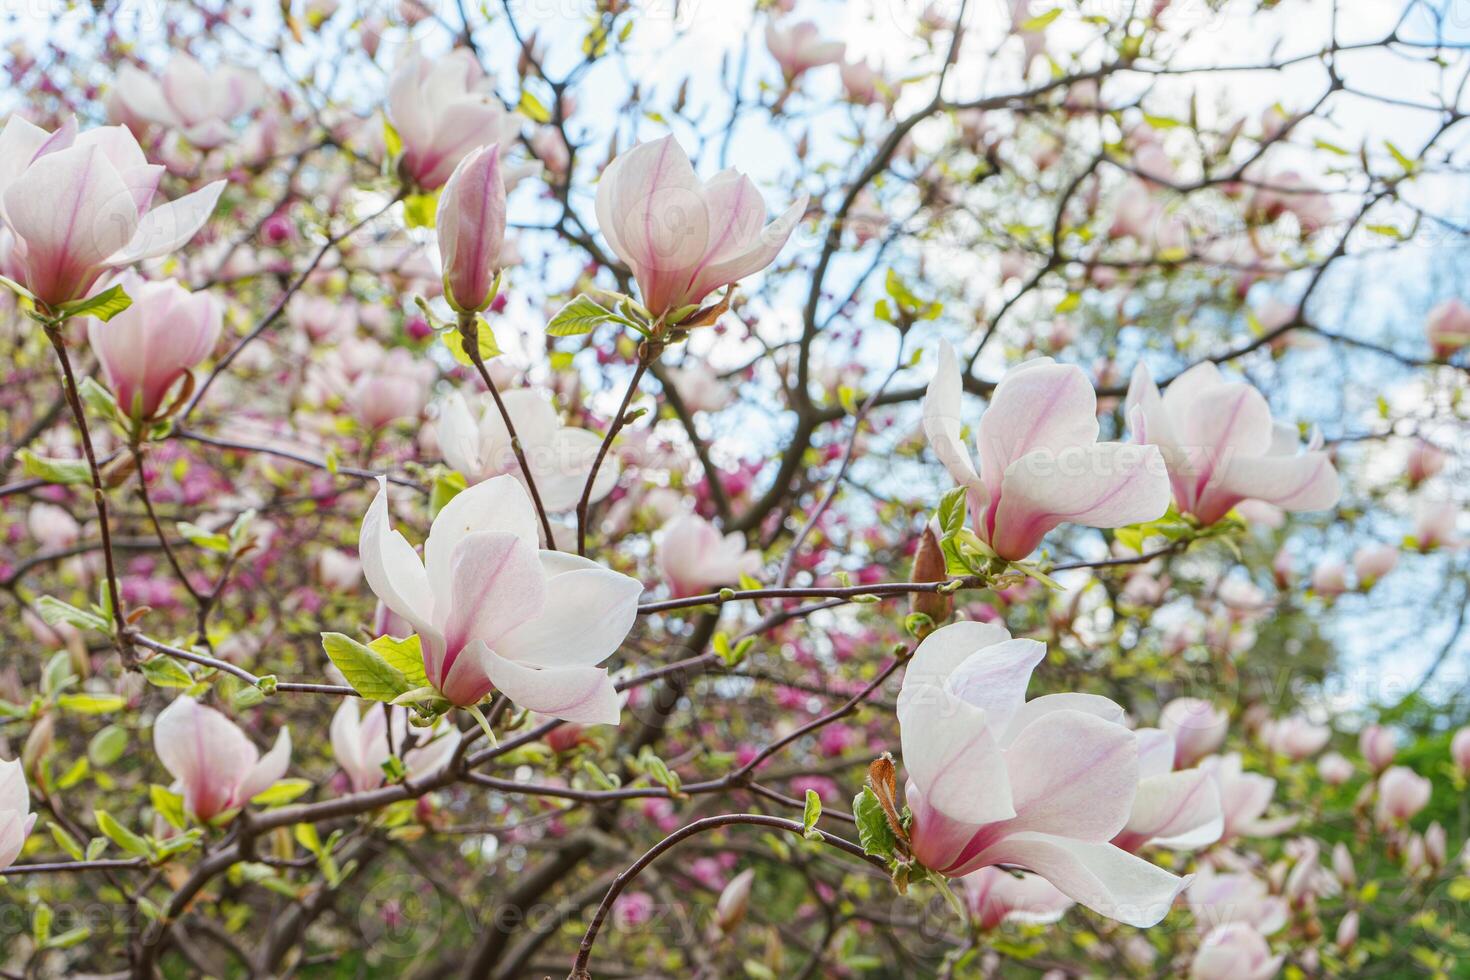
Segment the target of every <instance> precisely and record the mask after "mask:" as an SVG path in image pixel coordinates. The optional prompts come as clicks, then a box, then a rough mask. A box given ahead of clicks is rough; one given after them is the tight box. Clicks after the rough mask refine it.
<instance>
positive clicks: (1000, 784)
mask: <svg viewBox="0 0 1470 980" xmlns="http://www.w3.org/2000/svg"><path fill="white" fill-rule="evenodd" d="M898 724H899V737H900V742H901V745H902V750H903V764H904V766H905V768H906V769H907V770H908V774H909V777H910V778H911V779H912V780H913V782H914V784H915V785H916V786H918V788H919V790H920V792H921V793H923V795H924V798H925V800H926V801H927V802H928V804H929V805H930V806H932V807H933V808H934V809H935V810H938V811H939V812H940V813H942V814H944V815H945V816H947V817H950V818H951V819H954V820H958V821H963V822H965V823H967V824H983V823H991V822H993V821H999V820H1006V819H1008V818H1010V817H1012V816H1014V815H1015V809H1014V808H1013V806H1012V804H1011V789H1010V782H1009V779H1008V777H1007V771H1006V765H1005V758H1004V757H1003V756H1002V755H1001V752H1000V749H999V747H997V745H996V744H995V738H994V736H993V735H991V732H990V725H989V723H988V721H987V719H986V717H985V712H984V710H982V709H980V708H977V707H975V706H974V705H971V704H967V703H966V702H964V701H962V700H960V699H959V698H957V697H955V696H954V695H953V694H950V693H949V692H948V691H947V690H945V689H944V687H942V686H940V685H938V684H928V683H923V682H918V683H915V684H913V685H906V688H905V690H904V692H903V694H902V695H900V698H899V704H898Z"/></svg>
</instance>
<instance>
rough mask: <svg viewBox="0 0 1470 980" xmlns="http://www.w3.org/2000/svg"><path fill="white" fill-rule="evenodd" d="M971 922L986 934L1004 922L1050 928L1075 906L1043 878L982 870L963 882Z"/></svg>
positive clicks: (989, 869)
mask: <svg viewBox="0 0 1470 980" xmlns="http://www.w3.org/2000/svg"><path fill="white" fill-rule="evenodd" d="M960 886H961V888H962V889H963V890H962V892H961V896H962V898H963V900H964V903H965V908H966V909H967V910H968V911H969V913H970V921H972V922H973V923H975V925H976V927H978V928H980V929H983V930H990V929H995V928H996V927H998V926H999V925H1000V924H1001V923H1003V922H1019V923H1024V924H1026V925H1048V924H1050V923H1052V922H1056V921H1057V920H1058V919H1060V918H1061V917H1062V916H1063V915H1065V914H1066V912H1067V910H1068V909H1069V908H1071V907H1072V906H1073V905H1074V904H1075V903H1074V902H1073V901H1072V900H1071V899H1070V898H1068V897H1067V896H1066V895H1064V894H1063V893H1062V892H1061V891H1060V890H1058V888H1057V886H1056V885H1053V884H1052V883H1051V882H1049V881H1047V880H1046V879H1045V878H1043V877H1042V876H1041V875H1034V874H1016V873H1013V872H1011V871H1004V870H1002V869H1000V868H981V869H980V870H979V871H976V872H973V873H971V874H967V875H965V876H964V877H963V878H961V879H960Z"/></svg>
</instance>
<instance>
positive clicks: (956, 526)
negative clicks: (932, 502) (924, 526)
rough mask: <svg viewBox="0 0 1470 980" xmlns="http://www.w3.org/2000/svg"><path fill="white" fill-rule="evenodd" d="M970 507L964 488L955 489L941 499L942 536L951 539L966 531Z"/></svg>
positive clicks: (940, 525)
mask: <svg viewBox="0 0 1470 980" xmlns="http://www.w3.org/2000/svg"><path fill="white" fill-rule="evenodd" d="M968 506H969V501H968V500H967V498H966V494H965V488H964V487H955V488H954V489H953V490H950V491H948V492H946V493H945V495H944V496H943V497H940V498H939V514H938V517H939V531H940V536H941V537H945V538H949V537H953V536H954V535H956V534H959V533H960V532H961V531H963V530H964V529H965V511H966V509H967V507H968Z"/></svg>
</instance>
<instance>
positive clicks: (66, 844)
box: [50, 823, 82, 861]
mask: <svg viewBox="0 0 1470 980" xmlns="http://www.w3.org/2000/svg"><path fill="white" fill-rule="evenodd" d="M50 829H51V839H52V840H54V841H56V846H57V847H59V848H61V849H62V850H63V851H65V852H66V853H67V854H69V855H71V857H72V859H73V860H76V861H81V860H82V845H81V844H78V843H77V839H76V838H75V837H73V836H72V835H71V834H68V833H67V832H66V830H65V828H63V827H62V826H61V825H60V824H55V823H53V824H51V825H50Z"/></svg>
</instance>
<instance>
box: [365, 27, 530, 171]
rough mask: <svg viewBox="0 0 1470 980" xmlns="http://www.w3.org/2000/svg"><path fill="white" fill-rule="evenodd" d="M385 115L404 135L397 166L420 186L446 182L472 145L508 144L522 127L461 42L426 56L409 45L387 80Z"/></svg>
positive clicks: (399, 132) (514, 138) (399, 135)
mask: <svg viewBox="0 0 1470 980" xmlns="http://www.w3.org/2000/svg"><path fill="white" fill-rule="evenodd" d="M388 119H389V121H391V122H392V124H393V128H394V129H395V130H396V131H397V133H398V138H399V139H401V140H402V141H403V159H402V160H401V161H400V163H399V170H400V172H401V173H402V174H403V175H404V177H406V178H407V179H409V180H411V181H413V183H414V184H415V185H416V186H417V187H418V188H419V189H420V190H423V191H432V190H436V189H438V188H439V187H442V186H444V182H445V181H447V180H448V179H449V176H450V175H451V174H452V173H454V168H455V167H457V166H459V162H460V161H461V160H463V159H464V158H465V156H466V155H468V154H469V153H470V151H471V150H474V149H475V148H476V147H481V146H488V145H489V144H491V143H499V144H501V145H502V146H508V145H510V144H511V143H513V142H514V141H515V140H516V138H517V136H518V135H519V133H520V118H519V117H518V116H516V115H514V114H511V113H507V112H506V111H505V109H504V107H502V106H501V104H500V102H499V101H498V100H497V98H496V96H495V92H494V82H493V79H490V78H488V77H487V76H486V75H485V73H484V71H483V70H482V69H481V68H480V63H479V62H478V61H477V60H476V59H475V56H474V54H473V53H471V52H470V51H468V50H466V49H464V48H455V49H454V50H453V51H450V52H449V53H448V54H437V55H434V56H432V57H425V56H424V55H422V54H420V53H419V50H418V46H417V45H414V44H410V45H408V47H407V48H406V49H405V51H404V55H403V58H402V60H401V61H400V62H399V63H398V66H397V67H396V68H395V69H394V70H393V77H392V79H391V80H390V81H389V83H388Z"/></svg>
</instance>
